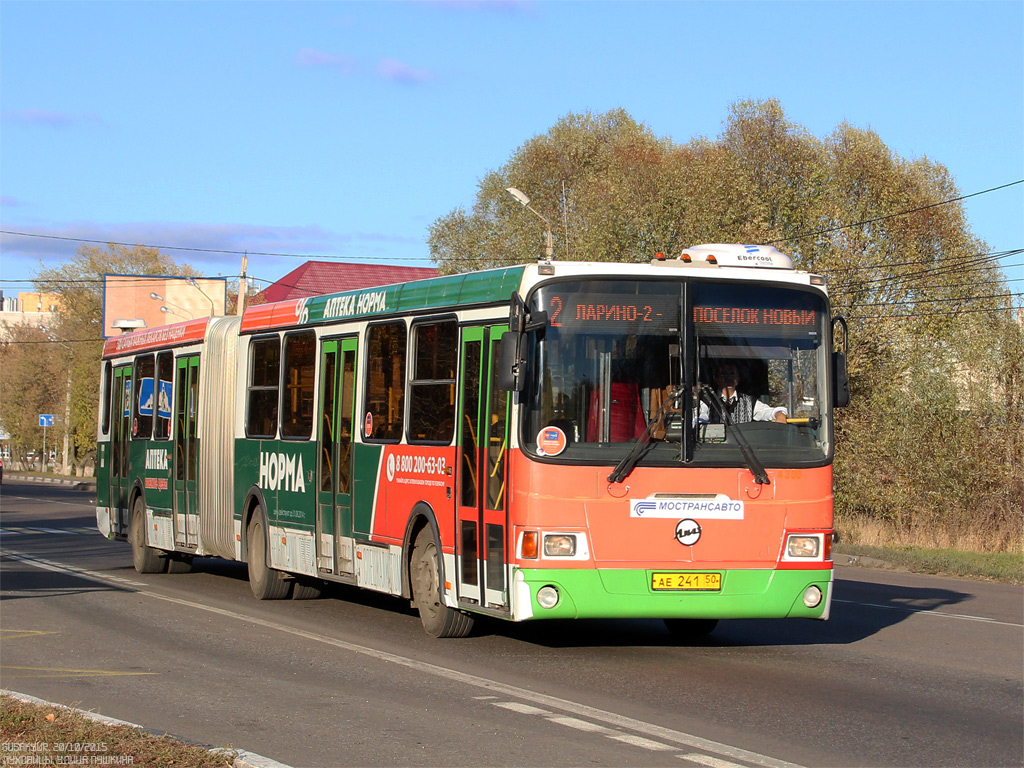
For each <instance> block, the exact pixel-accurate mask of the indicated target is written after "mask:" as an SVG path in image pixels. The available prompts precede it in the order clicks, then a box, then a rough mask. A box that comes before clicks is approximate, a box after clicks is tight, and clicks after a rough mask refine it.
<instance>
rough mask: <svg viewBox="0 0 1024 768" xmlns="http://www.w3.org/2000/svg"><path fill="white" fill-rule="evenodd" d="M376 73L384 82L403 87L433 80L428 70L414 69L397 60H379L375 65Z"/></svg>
mask: <svg viewBox="0 0 1024 768" xmlns="http://www.w3.org/2000/svg"><path fill="white" fill-rule="evenodd" d="M377 72H378V74H380V76H381V77H383V78H384V79H385V80H391V81H393V82H396V83H403V84H405V85H422V84H423V83H427V82H429V81H430V80H432V79H433V76H432V75H431V73H430V71H429V70H426V69H414V68H413V67H411V66H409V65H408V64H406V63H405V62H403V61H399V60H398V59H381V60H380V62H379V63H378V64H377Z"/></svg>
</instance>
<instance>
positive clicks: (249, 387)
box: [245, 333, 281, 440]
mask: <svg viewBox="0 0 1024 768" xmlns="http://www.w3.org/2000/svg"><path fill="white" fill-rule="evenodd" d="M272 340H273V341H276V342H277V375H276V376H274V377H272V380H273V382H274V384H273V386H271V385H269V384H260V385H258V386H257V385H254V384H253V383H252V382H253V373H254V372H255V366H256V355H255V352H254V348H255V346H256V344H259V343H263V342H269V341H272ZM248 368H249V370H248V373H247V376H246V382H245V383H246V387H245V436H246V437H247V438H249V439H255V440H274V439H276V438H277V436H278V433H279V432H280V421H281V418H280V417H281V413H280V410H281V402H280V400H281V335H280V334H278V333H268V334H261V335H259V336H253V337H251V338H250V339H249V364H248ZM267 380H268V381H270V380H271V377H267ZM270 390H274V391H275V393H276V397H275V398H274V402H275V404H276V409H277V412H276V413H275V414H274V419H273V429H274V431H273V433H271V434H265V433H262V432H254V431H252V430H251V429H250V426H251V419H252V415H253V414H252V398H253V393H254V392H269V391H270Z"/></svg>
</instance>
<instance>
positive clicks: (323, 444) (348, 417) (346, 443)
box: [316, 336, 357, 574]
mask: <svg viewBox="0 0 1024 768" xmlns="http://www.w3.org/2000/svg"><path fill="white" fill-rule="evenodd" d="M356 348H357V343H356V338H355V337H354V336H352V337H347V338H341V339H326V340H324V342H323V343H322V344H321V346H320V408H319V410H318V413H319V414H320V430H319V437H318V445H317V455H318V456H319V460H318V462H317V464H318V471H317V505H316V546H317V568H318V569H319V570H320V571H321V572H322V573H333V574H351V573H353V572H354V571H355V562H354V560H353V552H352V425H353V423H354V422H353V418H354V408H355V385H356Z"/></svg>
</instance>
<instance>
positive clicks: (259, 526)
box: [246, 514, 292, 600]
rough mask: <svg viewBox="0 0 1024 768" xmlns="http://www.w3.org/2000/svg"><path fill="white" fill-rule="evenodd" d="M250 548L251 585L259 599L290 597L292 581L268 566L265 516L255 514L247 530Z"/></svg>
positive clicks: (247, 540)
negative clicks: (283, 577) (286, 579)
mask: <svg viewBox="0 0 1024 768" xmlns="http://www.w3.org/2000/svg"><path fill="white" fill-rule="evenodd" d="M246 543H247V546H248V550H249V587H250V588H251V589H252V593H253V595H255V597H256V599H257V600H282V599H284V598H286V597H288V592H289V591H290V589H291V586H292V585H291V582H290V581H285V580H284V579H282V578H281V574H280V572H278V571H275V570H274V569H273V568H270V567H268V566H267V532H266V529H265V528H264V525H263V518H261V517H260V516H259V514H256V515H253V517H252V519H251V520H250V521H249V528H248V530H247V531H246Z"/></svg>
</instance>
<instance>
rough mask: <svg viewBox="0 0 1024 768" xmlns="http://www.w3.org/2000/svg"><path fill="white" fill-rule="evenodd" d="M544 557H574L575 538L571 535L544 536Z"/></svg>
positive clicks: (549, 534) (553, 534)
mask: <svg viewBox="0 0 1024 768" xmlns="http://www.w3.org/2000/svg"><path fill="white" fill-rule="evenodd" d="M544 556H545V557H575V556H576V537H575V536H574V535H573V534H571V533H547V534H544Z"/></svg>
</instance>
